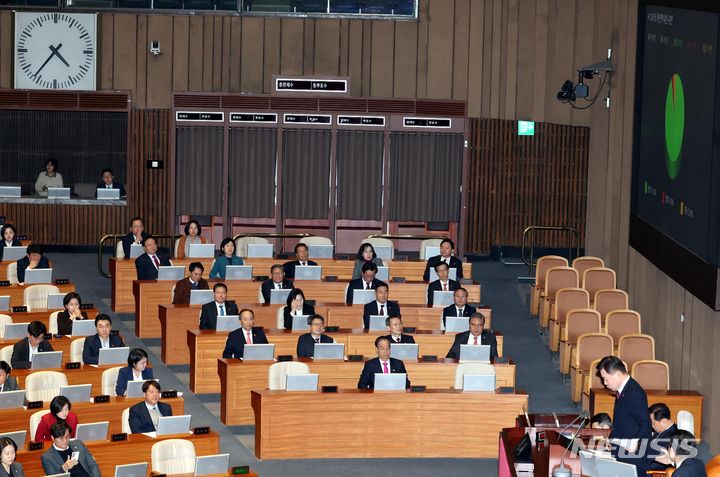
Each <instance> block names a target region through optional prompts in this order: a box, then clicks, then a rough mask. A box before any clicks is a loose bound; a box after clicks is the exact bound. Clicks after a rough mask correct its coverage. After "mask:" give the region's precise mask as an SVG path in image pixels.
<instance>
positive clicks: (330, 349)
mask: <svg viewBox="0 0 720 477" xmlns="http://www.w3.org/2000/svg"><path fill="white" fill-rule="evenodd" d="M313 359H316V360H319V359H345V344H344V343H315V348H314V349H313Z"/></svg>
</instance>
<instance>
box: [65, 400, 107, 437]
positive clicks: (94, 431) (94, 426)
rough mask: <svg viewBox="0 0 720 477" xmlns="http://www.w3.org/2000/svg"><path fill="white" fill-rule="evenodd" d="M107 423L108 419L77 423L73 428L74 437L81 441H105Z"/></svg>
mask: <svg viewBox="0 0 720 477" xmlns="http://www.w3.org/2000/svg"><path fill="white" fill-rule="evenodd" d="M70 402H73V401H72V400H70ZM109 425H110V422H108V421H103V422H88V423H87V424H78V425H77V429H75V439H77V440H79V441H82V442H93V441H106V440H107V435H108V427H109Z"/></svg>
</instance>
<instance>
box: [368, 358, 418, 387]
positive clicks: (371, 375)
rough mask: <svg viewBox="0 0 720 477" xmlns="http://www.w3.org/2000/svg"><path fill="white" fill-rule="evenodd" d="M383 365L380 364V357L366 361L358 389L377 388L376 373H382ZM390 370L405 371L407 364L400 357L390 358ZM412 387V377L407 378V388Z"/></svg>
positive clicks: (393, 371)
mask: <svg viewBox="0 0 720 477" xmlns="http://www.w3.org/2000/svg"><path fill="white" fill-rule="evenodd" d="M382 372H383V369H382V365H381V364H380V358H373V359H370V360H368V361H365V366H363V370H362V373H360V380H359V381H358V389H375V373H382ZM390 372H391V373H405V374H407V371H406V370H405V364H404V363H403V362H402V361H400V360H399V359H395V358H390ZM409 387H410V378H406V383H405V388H409Z"/></svg>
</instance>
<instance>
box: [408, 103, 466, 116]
mask: <svg viewBox="0 0 720 477" xmlns="http://www.w3.org/2000/svg"><path fill="white" fill-rule="evenodd" d="M415 113H416V114H424V115H440V116H465V102H464V101H427V100H417V101H416V102H415Z"/></svg>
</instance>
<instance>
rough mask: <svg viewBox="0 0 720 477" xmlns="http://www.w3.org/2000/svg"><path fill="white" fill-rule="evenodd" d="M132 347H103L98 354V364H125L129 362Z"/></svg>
mask: <svg viewBox="0 0 720 477" xmlns="http://www.w3.org/2000/svg"><path fill="white" fill-rule="evenodd" d="M128 354H130V348H129V347H127V346H125V347H122V348H101V349H100V353H99V354H98V366H102V365H104V364H125V363H127V358H128Z"/></svg>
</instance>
